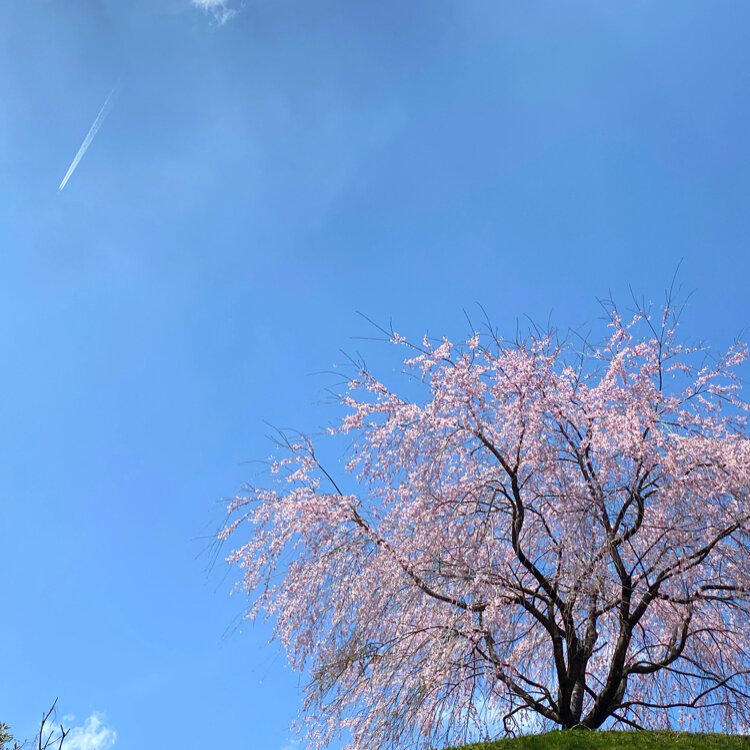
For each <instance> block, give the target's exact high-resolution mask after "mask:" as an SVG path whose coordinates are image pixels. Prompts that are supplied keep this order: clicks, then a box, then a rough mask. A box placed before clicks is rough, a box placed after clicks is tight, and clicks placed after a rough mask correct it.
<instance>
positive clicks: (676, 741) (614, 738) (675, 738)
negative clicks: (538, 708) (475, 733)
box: [446, 730, 750, 750]
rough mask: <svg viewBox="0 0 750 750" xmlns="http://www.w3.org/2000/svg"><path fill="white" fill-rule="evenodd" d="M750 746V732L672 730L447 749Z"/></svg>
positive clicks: (554, 735) (564, 735) (736, 749)
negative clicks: (710, 732)
mask: <svg viewBox="0 0 750 750" xmlns="http://www.w3.org/2000/svg"><path fill="white" fill-rule="evenodd" d="M657 748H658V749H659V750H662V749H663V750H750V735H739V734H693V733H689V732H670V731H664V730H660V731H632V732H630V731H624V732H623V731H621V732H614V731H599V732H588V731H576V730H572V731H567V732H547V733H546V734H531V735H526V736H523V737H513V738H509V739H503V740H495V741H493V742H478V743H475V744H472V745H462V746H460V747H452V748H446V750H652V749H653V750H656V749H657Z"/></svg>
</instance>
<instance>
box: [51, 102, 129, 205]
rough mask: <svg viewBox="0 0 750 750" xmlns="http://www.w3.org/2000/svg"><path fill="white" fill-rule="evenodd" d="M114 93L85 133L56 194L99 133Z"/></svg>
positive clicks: (65, 183) (66, 182)
mask: <svg viewBox="0 0 750 750" xmlns="http://www.w3.org/2000/svg"><path fill="white" fill-rule="evenodd" d="M114 93H115V89H112V91H110V92H109V96H108V97H107V99H106V100H105V102H104V104H103V105H102V108H101V109H100V110H99V114H98V115H97V116H96V120H94V124H93V125H92V126H91V127H90V128H89V132H88V133H86V137H85V138H84V139H83V143H82V144H81V147H80V148H79V149H78V153H77V154H76V155H75V157H74V158H73V161H72V162H71V163H70V166H69V167H68V171H67V172H66V173H65V177H63V178H62V182H61V183H60V187H59V188H57V190H58V192H60V191H62V189H63V188H64V187H65V186H66V185H67V184H68V180H69V179H70V177H71V175H72V174H73V172H75V171H76V167H77V166H78V162H79V161H81V159H83V155H84V154H85V153H86V150H87V149H88V147H89V146H90V145H91V141H93V140H94V136H96V134H97V133H98V132H99V128H100V127H101V126H102V123H103V122H104V119H105V118H106V116H107V113H108V112H109V102H110V100H111V99H112V95H113V94H114Z"/></svg>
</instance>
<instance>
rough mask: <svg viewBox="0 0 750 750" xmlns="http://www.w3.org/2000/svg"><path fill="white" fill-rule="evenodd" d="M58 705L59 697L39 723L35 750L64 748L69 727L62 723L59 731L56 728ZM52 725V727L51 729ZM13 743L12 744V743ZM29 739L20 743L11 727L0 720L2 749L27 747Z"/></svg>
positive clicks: (12, 749) (20, 749) (10, 749)
mask: <svg viewBox="0 0 750 750" xmlns="http://www.w3.org/2000/svg"><path fill="white" fill-rule="evenodd" d="M56 706H57V698H55V702H54V703H53V704H52V706H51V707H50V709H49V711H46V712H45V713H44V714H42V721H41V722H40V724H39V732H38V733H37V736H36V738H35V743H34V748H35V750H52V749H53V748H56V750H62V747H63V743H64V742H65V738H66V737H67V736H68V732H70V730H69V729H64V728H63V726H62V724H61V725H60V730H59V732H58V731H57V730H56V729H55V728H54V721H55V715H56V712H55V708H56ZM50 725H52V729H50ZM11 742H12V743H13V744H12V745H11V744H10V743H11ZM27 744H28V741H24V742H23V743H21V744H20V745H19V744H18V742H17V741H16V740H15V738H14V737H13V735H12V734H11V733H10V727H9V726H8V725H7V724H3V723H2V722H0V750H22V748H24V747H26V745H27Z"/></svg>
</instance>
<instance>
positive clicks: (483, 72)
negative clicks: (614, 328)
mask: <svg viewBox="0 0 750 750" xmlns="http://www.w3.org/2000/svg"><path fill="white" fill-rule="evenodd" d="M243 5H244V7H240V3H238V4H237V5H236V6H234V9H236V10H237V11H238V12H237V13H236V14H235V15H234V16H233V17H232V18H228V19H226V23H224V24H223V25H220V24H219V21H220V17H219V15H217V14H209V13H205V12H203V11H202V10H200V9H198V8H196V7H193V6H192V5H191V2H190V0H128V2H122V0H80V1H78V2H70V0H24V2H4V3H2V4H0V343H1V345H2V367H1V368H0V393H2V396H1V397H0V456H1V459H0V492H1V493H2V496H1V500H0V534H1V535H2V536H1V542H0V570H2V585H1V586H0V596H2V600H1V601H2V612H3V615H2V624H1V625H0V632H1V633H2V636H1V637H0V663H2V680H0V712H1V713H0V720H2V721H6V722H9V723H11V724H12V725H13V726H14V728H15V729H16V730H17V731H18V733H19V734H25V733H31V732H32V731H33V727H34V724H35V722H36V720H37V718H38V715H39V713H40V712H41V710H42V709H43V708H44V707H46V705H47V704H48V703H49V702H50V701H51V699H52V698H54V697H55V696H59V697H60V707H61V709H62V713H66V714H68V713H69V714H74V715H75V717H76V719H75V720H72V723H73V724H74V725H77V726H78V725H83V722H84V721H85V720H86V719H87V717H90V716H91V715H92V712H100V713H101V714H103V718H102V717H100V721H102V722H103V726H106V727H109V728H112V729H113V730H115V731H116V732H117V741H116V744H115V745H114V747H116V748H117V750H149V749H150V748H155V749H156V748H158V749H159V750H165V749H168V748H171V747H175V748H180V749H181V750H205V748H209V747H210V748H232V749H233V750H234V749H235V748H243V749H246V750H250V749H252V748H262V749H263V750H266V749H267V750H282V748H284V747H285V745H286V744H287V742H288V739H289V735H288V733H287V726H288V724H289V722H290V721H291V719H292V718H293V716H294V715H295V713H296V710H297V707H298V704H299V701H300V693H299V689H298V685H299V684H300V678H298V677H297V676H296V675H293V674H291V673H290V672H289V671H288V670H287V669H286V668H285V666H284V658H283V656H281V655H280V654H279V653H278V650H277V648H276V647H275V646H268V645H267V644H266V641H267V638H268V635H269V631H268V629H267V627H265V626H263V625H256V626H245V627H243V628H241V629H239V630H238V629H236V625H237V620H238V617H239V616H240V615H241V613H242V610H243V606H244V603H243V600H242V599H241V598H240V597H237V596H235V597H230V596H228V592H229V590H230V588H231V580H232V577H231V576H229V577H227V578H225V577H224V568H223V565H222V564H221V563H219V564H217V566H215V567H214V569H213V571H208V572H207V570H206V568H207V567H208V565H209V561H210V559H209V557H208V556H207V555H206V554H202V553H203V552H204V550H205V549H206V547H207V539H206V537H207V536H210V534H211V533H212V532H213V531H214V530H215V529H216V528H217V527H218V526H219V524H220V522H221V520H222V517H223V512H222V506H221V504H220V503H219V502H218V501H219V500H220V499H221V498H222V497H226V496H229V495H232V494H233V493H234V492H235V491H236V490H237V489H238V488H239V487H240V486H241V484H242V482H243V481H244V480H245V479H248V478H250V477H251V476H252V473H253V471H254V470H253V467H252V466H251V465H249V464H248V463H246V462H248V461H250V460H252V459H258V458H265V457H266V456H267V455H268V453H269V444H268V443H267V442H266V440H265V439H264V437H263V436H264V434H265V432H266V427H265V425H264V424H263V420H268V421H270V422H272V423H274V424H277V425H292V426H295V427H299V428H301V429H304V430H314V429H316V428H317V427H318V426H320V425H321V424H325V423H326V422H327V421H328V419H329V417H330V413H329V412H327V411H326V409H325V408H324V407H321V406H320V405H319V402H320V401H321V400H322V398H323V395H324V394H323V390H324V388H325V387H326V386H327V385H329V383H330V379H326V377H325V376H310V373H314V372H317V371H321V370H325V369H328V368H330V366H331V364H332V363H334V362H337V361H341V359H342V355H341V354H340V352H339V350H340V349H342V348H343V349H345V350H347V351H350V352H352V351H355V350H360V351H362V352H363V353H364V354H365V355H366V357H367V359H368V362H369V363H370V365H371V366H372V368H373V369H374V370H376V371H377V367H378V364H379V363H380V362H384V361H385V359H386V355H388V357H389V356H390V349H388V348H387V347H385V348H384V347H381V346H378V345H377V344H368V343H366V342H365V343H363V342H360V341H353V340H352V339H351V338H350V337H351V336H357V335H368V334H369V333H370V329H369V328H368V326H367V325H366V324H365V323H364V321H363V320H362V319H360V318H358V317H357V315H356V313H355V311H356V310H362V311H364V312H366V313H367V314H368V315H370V316H371V317H373V318H374V319H376V320H379V321H383V322H387V321H388V319H389V318H391V317H392V318H393V321H394V325H395V327H396V328H397V329H398V330H399V331H402V332H404V333H407V334H411V335H414V336H419V335H421V333H422V332H423V331H424V330H425V329H426V328H429V330H430V332H432V333H435V334H440V333H443V332H445V333H448V334H459V335H463V334H465V333H466V325H465V322H464V319H463V313H462V309H463V308H466V309H468V310H470V311H471V310H476V307H474V305H475V303H477V302H481V303H482V304H483V305H484V306H485V308H486V309H487V311H488V313H489V314H490V316H491V317H492V319H493V320H494V322H495V323H496V325H497V326H498V327H499V328H500V330H501V331H505V332H508V333H513V332H514V331H515V325H516V323H515V321H516V318H517V317H518V316H523V315H530V316H531V317H533V318H535V319H538V320H542V321H545V320H546V319H547V316H548V314H549V313H550V312H551V313H552V318H553V321H554V322H556V323H558V324H559V325H561V326H563V327H565V326H568V325H578V324H580V323H582V322H584V321H586V320H590V319H592V318H595V317H596V316H597V315H598V314H599V308H598V306H597V303H596V299H595V298H596V297H597V296H606V295H607V294H608V293H609V291H610V290H611V291H612V293H613V294H614V295H615V296H617V297H619V298H620V299H623V300H626V299H627V295H628V291H627V290H628V284H632V286H633V287H634V288H635V289H636V290H637V291H638V292H639V293H642V294H644V295H645V296H646V297H647V298H654V299H660V298H661V294H662V291H663V289H664V287H665V286H666V285H667V284H668V283H669V280H670V278H671V276H672V273H673V271H674V270H675V267H676V266H677V264H678V262H679V261H680V259H681V258H684V262H683V265H682V271H681V280H682V282H683V285H684V288H685V289H686V290H687V291H694V295H693V297H692V300H691V302H690V305H689V308H688V310H687V312H686V314H685V316H684V319H683V320H684V329H685V332H686V334H688V335H689V336H691V337H694V338H703V339H707V340H709V341H711V342H713V343H715V344H717V345H718V346H723V345H726V344H727V343H729V342H730V340H731V339H732V338H733V337H734V336H735V335H736V334H737V333H739V332H740V331H741V330H742V329H743V328H747V327H748V325H749V324H750V299H749V297H748V291H747V290H748V279H750V253H749V252H748V236H749V235H750V231H749V230H750V169H749V167H750V159H749V157H750V138H748V133H749V132H750V96H748V86H749V85H750V46H748V44H747V30H748V28H750V4H749V3H746V2H736V0H731V1H730V0H727V1H725V2H722V1H721V0H719V1H717V2H689V1H686V0H674V1H671V0H660V2H653V0H642V1H635V2H627V3H625V2H618V1H614V2H601V1H600V0H596V1H593V0H592V1H591V2H575V1H574V2H565V3H560V2H558V1H557V0H549V1H547V2H542V1H540V0H512V1H511V0H492V1H485V2H478V1H477V0H457V1H456V2H449V1H447V0H407V1H406V2H404V0H399V1H398V2H396V0H385V1H383V2H352V0H245V2H244V4H243ZM232 9H233V6H232V5H231V2H228V3H227V5H226V6H225V8H224V10H232ZM114 86H117V92H116V94H115V96H114V97H113V105H112V108H111V111H110V113H109V116H108V118H107V119H106V121H105V122H104V124H103V126H102V128H101V130H100V131H99V133H98V135H97V137H96V139H95V140H94V141H93V144H92V145H91V148H90V149H89V150H88V152H87V154H86V155H85V157H84V158H83V160H82V161H81V163H80V165H79V167H78V169H77V171H76V172H75V173H74V175H73V176H72V178H71V180H70V182H69V183H68V185H67V186H66V188H65V190H64V191H63V192H62V193H58V191H57V186H58V184H59V183H60V180H61V179H62V177H63V175H64V174H65V171H66V169H67V168H68V165H69V164H70V162H71V160H72V158H73V156H74V154H75V152H76V149H77V148H78V146H79V145H80V143H81V141H82V140H83V138H84V136H85V134H86V132H87V130H88V128H89V126H90V125H91V123H92V121H93V120H94V118H95V116H96V114H97V112H98V111H99V108H100V107H101V105H102V103H103V102H104V100H105V98H106V96H107V94H108V92H109V91H110V90H111V89H112V88H113V87H114ZM389 361H390V360H389ZM79 745H80V747H83V744H82V743H79ZM87 747H91V746H87ZM102 747H104V746H103V745H102Z"/></svg>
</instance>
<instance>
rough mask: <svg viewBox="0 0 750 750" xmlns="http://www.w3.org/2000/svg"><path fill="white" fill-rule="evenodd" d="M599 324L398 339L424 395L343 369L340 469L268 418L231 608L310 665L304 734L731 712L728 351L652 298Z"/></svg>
mask: <svg viewBox="0 0 750 750" xmlns="http://www.w3.org/2000/svg"><path fill="white" fill-rule="evenodd" d="M610 327H611V330H610V332H609V334H608V338H607V339H606V340H605V342H604V343H603V344H601V345H600V346H599V347H598V348H594V347H591V346H589V345H587V344H585V343H583V342H580V341H578V340H576V339H571V340H569V341H567V342H558V341H557V340H556V338H555V336H554V335H553V334H552V333H542V334H535V335H530V336H529V337H528V338H526V339H525V340H519V341H514V342H507V341H503V340H499V339H497V338H496V337H494V336H479V335H473V336H472V337H471V338H470V339H469V340H468V341H467V342H466V344H465V345H464V346H460V345H454V344H452V343H451V342H450V341H448V340H447V339H442V340H441V341H440V342H439V344H437V345H433V344H432V343H431V341H430V340H429V339H427V338H425V340H424V341H423V342H422V343H421V344H419V345H411V344H409V343H408V342H407V340H406V339H405V338H404V337H403V336H399V335H398V334H394V335H393V337H392V341H393V342H394V343H396V344H398V345H400V346H405V347H407V349H408V354H407V357H406V358H405V360H404V362H405V367H406V370H407V373H411V377H412V378H414V377H415V378H416V379H417V381H419V382H420V383H421V385H422V387H423V395H422V397H421V398H420V399H407V398H405V397H403V396H400V395H398V394H397V393H396V392H395V391H393V390H391V389H390V388H388V387H386V386H385V385H384V384H383V383H382V382H380V381H379V380H377V379H376V378H375V377H374V376H373V375H372V374H371V373H370V372H369V371H368V370H367V369H365V368H364V367H363V368H362V370H361V372H359V373H358V374H357V377H356V379H355V380H353V381H351V384H350V388H349V389H348V391H347V392H346V393H345V394H343V395H342V399H341V403H342V406H343V407H345V409H346V410H347V414H346V416H344V417H343V419H342V420H341V421H340V422H339V424H338V426H337V427H335V428H334V429H333V430H331V432H332V433H333V435H334V439H335V436H336V435H344V434H345V435H347V436H348V439H349V440H350V441H351V454H350V455H349V456H348V463H346V465H345V469H343V470H342V472H341V475H339V476H337V475H336V474H335V472H333V471H332V470H331V469H330V468H328V467H326V466H324V465H323V464H322V463H321V462H320V461H319V460H318V457H317V454H316V452H315V447H314V445H313V443H312V441H310V440H309V439H307V438H304V437H300V438H292V437H288V438H285V439H284V440H283V441H282V443H283V444H282V445H281V446H280V447H281V449H282V450H281V451H280V454H279V455H277V456H276V457H275V459H274V461H273V466H272V468H273V475H272V480H273V486H272V487H269V488H261V487H258V488H255V487H251V488H248V490H247V491H246V492H245V493H243V494H242V495H241V496H239V497H237V498H236V499H235V500H234V501H233V502H232V503H231V506H230V511H231V515H230V521H229V522H228V524H227V526H226V527H225V529H224V530H223V531H222V533H221V536H222V538H227V537H230V536H231V538H232V540H233V542H234V544H235V545H236V548H235V551H234V552H233V553H232V554H231V556H230V557H229V560H230V562H232V563H233V564H235V565H236V566H239V568H240V569H241V571H242V578H241V585H242V587H243V588H244V589H245V590H246V592H247V594H248V595H249V596H250V598H251V601H252V607H251V609H250V614H251V616H257V615H259V614H264V615H266V616H269V617H271V618H272V620H273V621H274V624H275V637H276V638H277V639H278V640H279V641H280V643H281V644H282V645H283V647H284V648H285V650H286V653H287V655H288V658H289V661H290V663H291V665H292V667H293V668H294V669H296V670H300V671H303V672H305V673H306V674H307V675H309V683H308V684H307V687H306V689H305V700H304V705H303V706H302V709H301V717H300V726H301V728H302V729H303V730H304V731H305V732H306V734H307V741H308V743H309V747H311V748H322V747H325V746H326V745H328V744H329V743H330V742H331V741H332V740H333V739H335V738H336V737H338V736H340V735H342V734H343V735H344V736H348V737H350V738H351V742H350V744H349V745H348V747H349V748H351V750H380V749H381V748H386V747H398V748H404V747H407V746H411V745H413V746H417V747H424V748H428V747H435V746H436V745H439V744H443V745H447V744H451V743H452V744H458V743H460V742H462V741H465V740H466V739H468V738H474V737H478V738H485V737H488V736H495V735H502V734H503V733H504V732H506V733H511V732H517V731H530V730H533V729H536V728H544V727H553V726H557V727H559V728H571V727H577V726H582V727H588V728H592V729H595V728H598V727H602V726H613V725H624V726H629V727H641V726H675V727H677V726H682V727H699V726H704V727H712V728H719V727H722V728H725V729H729V730H732V729H734V730H736V729H738V728H747V727H748V726H750V684H749V683H750V680H749V679H748V674H749V673H750V536H749V532H750V503H749V499H750V498H749V495H750V439H749V438H748V434H747V416H748V407H747V406H746V404H745V403H744V401H743V400H742V399H741V397H740V393H741V387H742V383H741V380H740V379H739V377H738V375H737V370H738V367H739V366H741V364H742V362H743V361H744V359H745V358H746V356H747V352H746V349H745V348H744V347H743V346H741V345H737V346H735V347H733V348H732V349H731V350H730V351H729V352H728V353H727V354H726V355H725V356H723V357H721V358H719V359H718V360H717V361H714V362H710V361H708V360H707V359H706V357H705V354H706V352H705V351H704V350H703V349H701V348H698V347H688V346H685V345H684V344H682V343H680V341H679V340H678V337H677V324H676V321H675V320H674V317H673V315H672V310H671V309H669V307H667V308H666V309H665V310H664V314H663V316H662V317H661V321H660V323H658V324H654V323H653V322H652V320H651V318H650V317H649V316H648V315H646V314H645V313H639V314H638V315H636V316H635V317H634V319H633V320H631V321H630V322H629V323H624V322H623V321H622V319H621V318H620V316H619V315H618V314H617V312H616V310H612V315H611V320H610ZM485 339H486V340H485ZM409 390H410V392H413V390H414V389H413V384H412V385H410V389H409Z"/></svg>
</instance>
